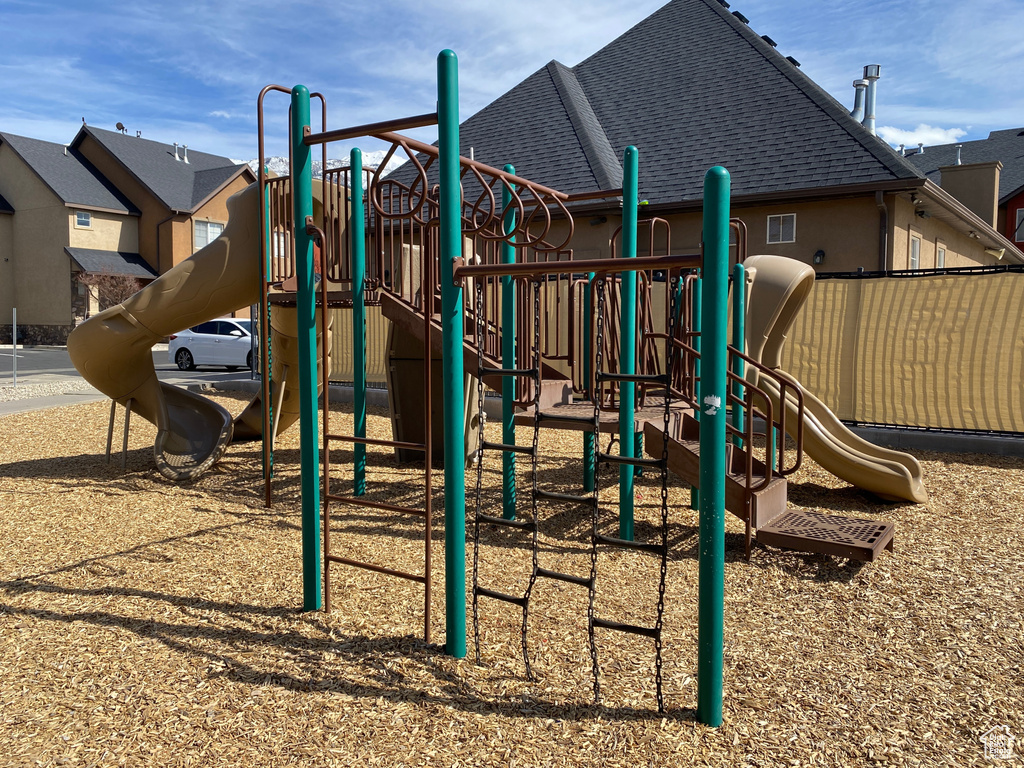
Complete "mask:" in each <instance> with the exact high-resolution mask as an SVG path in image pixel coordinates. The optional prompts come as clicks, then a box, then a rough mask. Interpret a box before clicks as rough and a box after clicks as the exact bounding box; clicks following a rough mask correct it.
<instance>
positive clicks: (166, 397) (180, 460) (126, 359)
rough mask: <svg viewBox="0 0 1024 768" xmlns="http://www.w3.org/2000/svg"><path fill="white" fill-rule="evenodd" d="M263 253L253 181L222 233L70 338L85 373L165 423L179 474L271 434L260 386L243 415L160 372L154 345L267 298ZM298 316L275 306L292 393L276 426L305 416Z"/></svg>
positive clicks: (232, 205) (165, 456) (159, 456)
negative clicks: (234, 443)
mask: <svg viewBox="0 0 1024 768" xmlns="http://www.w3.org/2000/svg"><path fill="white" fill-rule="evenodd" d="M314 191H318V190H314ZM258 254H259V192H258V190H257V186H256V185H255V184H253V185H250V186H249V187H247V188H246V189H244V190H242V191H241V192H239V193H237V194H235V195H233V196H232V197H231V198H230V199H229V200H228V223H227V225H226V226H225V227H224V231H223V233H222V234H221V236H220V237H218V238H217V239H216V240H215V241H214V242H212V243H210V244H209V245H207V246H206V247H205V248H203V249H201V250H199V251H197V252H196V253H195V254H194V255H193V256H192V257H191V258H189V259H187V260H185V261H183V262H182V263H180V264H178V265H177V266H176V267H174V268H173V269H171V270H169V271H168V272H166V273H165V274H163V275H162V276H160V277H159V278H158V279H156V280H154V281H153V282H152V283H150V284H149V285H147V286H146V287H145V288H143V289H142V290H141V291H139V292H138V293H136V294H135V295H134V296H132V297H131V298H129V299H127V300H126V301H124V302H122V303H121V304H118V305H117V306H116V307H111V308H110V309H107V310H105V311H103V312H101V313H99V314H97V315H95V316H93V317H92V318H90V319H89V320H88V321H86V322H85V323H83V324H82V325H80V326H79V327H78V328H76V329H75V330H74V331H73V332H72V333H71V335H70V336H69V337H68V353H69V354H70V356H71V361H72V362H73V363H74V365H75V368H77V369H78V372H79V373H81V375H82V377H83V378H85V380H86V381H88V382H89V383H90V384H92V385H93V386H94V387H96V389H98V390H99V391H101V392H102V393H103V394H105V395H107V396H108V397H110V398H111V399H113V400H116V401H117V402H118V403H120V404H122V405H126V404H128V403H129V401H130V403H131V410H132V412H133V413H136V414H138V415H139V416H141V417H142V418H144V419H146V420H147V421H149V422H150V423H152V424H154V425H155V426H156V427H157V436H156V442H155V444H154V446H153V453H154V456H155V458H156V464H157V467H158V468H159V470H160V472H161V473H162V474H164V475H165V476H166V477H168V478H170V479H172V480H188V479H192V478H195V477H198V476H199V475H200V474H202V473H203V472H205V471H206V470H207V469H208V468H209V467H211V466H212V465H213V464H214V463H215V462H216V461H217V460H219V459H220V457H221V456H222V455H223V454H224V451H225V450H226V449H227V447H228V445H229V444H230V442H231V440H232V436H233V435H234V436H235V437H238V438H243V439H244V438H253V437H259V436H260V434H261V433H262V420H261V415H260V414H261V407H262V406H261V404H260V395H257V396H256V397H255V398H254V399H253V401H252V402H250V403H249V405H248V406H247V407H246V409H245V410H244V411H243V412H242V414H241V415H240V416H239V417H238V419H237V420H235V421H233V420H232V418H231V414H229V413H228V412H227V411H226V410H225V409H224V408H222V407H221V406H219V405H217V404H216V403H214V402H212V401H211V400H208V399H206V398H205V397H202V396H200V395H197V394H193V393H191V392H188V391H186V390H184V389H181V388H180V387H175V386H173V385H171V384H166V383H163V382H161V381H159V380H158V379H157V376H156V370H155V369H154V367H153V355H152V352H151V348H152V347H153V345H154V344H156V343H157V342H160V341H163V339H164V338H166V337H167V336H170V335H171V334H173V333H177V332H179V331H181V330H182V329H184V328H190V327H192V326H194V325H197V324H199V323H202V322H205V321H207V320H211V319H213V318H216V317H220V316H222V315H225V314H228V313H229V312H232V311H234V310H236V309H238V308H239V307H245V306H249V305H251V304H253V303H255V302H257V301H258V300H259V295H260V285H259V277H258V271H257V268H256V265H257V263H258ZM296 319H297V316H296V312H295V310H294V309H291V310H288V309H284V308H280V307H276V308H275V309H274V312H273V314H272V336H271V339H272V345H273V349H274V359H273V371H272V381H273V382H274V385H275V389H274V392H273V393H272V396H273V398H274V399H275V400H276V399H277V398H278V397H281V400H282V402H281V408H280V414H279V416H278V418H277V422H276V429H275V432H274V433H275V434H278V433H280V432H282V431H283V430H284V429H286V428H287V427H288V426H290V425H291V424H292V423H294V421H295V420H296V419H297V418H298V372H299V369H298V364H297V360H298V354H297V352H298V347H297V344H295V340H296V338H297V336H298V334H297V332H296V330H295V329H296ZM319 331H320V329H319V328H318V343H323V339H322V336H323V334H321V333H320V332H319ZM318 359H319V358H318ZM317 379H318V381H319V377H317ZM282 384H283V386H284V393H283V397H282V396H281V389H280V387H281V386H282Z"/></svg>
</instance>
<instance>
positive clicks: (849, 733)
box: [0, 397, 1024, 766]
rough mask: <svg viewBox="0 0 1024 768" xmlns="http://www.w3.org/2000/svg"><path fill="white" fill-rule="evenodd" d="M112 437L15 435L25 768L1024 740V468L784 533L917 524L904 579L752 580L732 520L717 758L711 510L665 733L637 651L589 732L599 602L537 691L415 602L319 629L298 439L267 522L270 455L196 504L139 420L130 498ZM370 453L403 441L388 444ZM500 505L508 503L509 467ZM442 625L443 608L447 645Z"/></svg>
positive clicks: (820, 569) (12, 465)
mask: <svg viewBox="0 0 1024 768" xmlns="http://www.w3.org/2000/svg"><path fill="white" fill-rule="evenodd" d="M218 401H219V402H221V403H222V404H224V405H225V406H226V407H227V408H229V410H232V411H233V412H234V411H237V410H239V409H240V408H241V405H242V402H241V400H239V399H236V398H231V397H222V398H218ZM107 415H108V407H107V405H106V404H104V403H95V404H90V405H82V406H76V407H72V408H63V409H56V410H51V411H47V412H41V413H32V414H23V415H17V416H8V417H4V418H2V419H0V432H2V434H3V435H4V439H3V440H2V441H0V540H2V541H3V542H4V556H3V558H2V560H0V668H2V669H3V670H4V675H2V676H0V728H2V732H3V733H4V743H5V756H4V761H6V762H8V763H10V764H12V765H29V764H39V765H51V764H57V763H58V762H61V761H63V762H65V763H66V764H69V765H91V764H97V765H106V764H117V763H118V762H119V761H121V760H123V761H124V762H125V764H128V765H133V764H138V765H142V764H147V765H151V764H153V765H189V764H195V765H198V764H205V765H229V764H230V765H240V766H245V765H257V764H260V765H281V764H286V763H305V764H315V765H345V766H348V765H374V764H379V765H417V766H422V765H428V764H430V765H453V764H456V763H459V764H461V765H502V766H527V765H529V766H536V765H602V766H618V765H630V766H635V765H647V764H650V765H688V764H700V765H704V764H707V765H722V766H735V765H754V766H775V765H785V764H794V762H795V763H796V764H800V765H816V764H820V765H871V764H885V765H935V764H957V765H970V764H983V763H984V747H983V744H982V743H981V742H980V741H979V739H980V737H981V736H982V735H983V734H984V733H986V732H987V731H988V730H989V729H990V728H992V727H994V726H1003V725H1005V726H1007V727H1008V728H1009V729H1010V732H1011V733H1013V734H1015V735H1016V736H1017V738H1018V739H1020V738H1022V737H1024V682H1022V680H1024V674H1022V669H1024V652H1022V651H1021V648H1020V644H1019V638H1020V636H1021V635H1022V633H1024V626H1022V620H1021V612H1020V605H1021V602H1022V598H1024V594H1022V591H1021V590H1022V587H1021V583H1020V579H1019V574H1020V573H1021V572H1022V568H1024V517H1022V513H1021V511H1020V506H1019V503H1018V500H1019V499H1020V498H1021V494H1022V490H1024V461H1022V460H1020V459H1000V458H993V457H981V456H951V455H941V456H940V455H938V454H923V455H922V456H921V458H922V460H923V464H924V467H925V473H926V476H927V477H929V478H931V479H932V482H931V483H930V485H929V490H930V492H931V500H930V501H929V502H928V504H927V505H913V504H902V505H882V504H878V503H875V502H873V501H872V500H871V499H870V498H869V497H867V496H866V495H864V494H862V493H860V492H857V491H855V490H854V489H852V488H850V487H849V486H846V485H845V484H843V483H842V481H839V480H837V479H836V478H835V477H833V476H832V475H829V474H828V473H826V472H824V471H823V470H821V469H820V468H819V467H817V466H816V465H814V464H813V462H811V461H807V462H806V466H805V467H803V468H802V469H801V470H800V471H799V472H798V473H797V474H796V475H794V476H792V477H791V478H790V487H789V499H790V506H793V507H797V508H800V509H805V510H810V511H823V512H828V513H833V514H839V515H846V516H850V517H858V518H861V517H864V518H866V517H871V518H875V519H882V520H887V521H892V522H894V523H895V525H896V527H897V529H898V531H899V546H898V548H897V551H896V552H895V554H893V555H887V556H885V557H883V558H880V559H879V560H878V561H876V562H875V563H872V564H868V565H864V564H859V563H850V562H847V561H843V560H836V559H833V558H830V557H826V556H821V555H807V554H780V553H779V552H778V551H777V550H774V551H771V553H770V554H769V552H768V551H766V550H765V549H764V548H763V547H756V548H755V550H754V553H753V558H752V561H751V562H750V563H746V562H744V560H743V532H742V531H743V528H742V524H741V523H740V521H738V520H736V519H734V518H733V517H732V516H728V517H727V520H726V525H727V534H726V579H725V585H726V594H725V600H726V603H725V604H726V614H725V615H726V623H725V647H726V651H725V653H726V656H725V691H724V709H725V721H724V723H723V725H722V727H720V728H718V729H711V728H707V727H705V726H703V725H700V724H698V723H696V722H695V716H694V713H693V709H692V708H693V706H694V704H695V681H694V677H695V673H696V627H697V621H696V615H695V611H696V591H697V559H696V546H697V544H696V514H695V513H693V512H692V511H690V510H689V508H688V502H689V492H688V491H685V490H684V489H682V488H678V487H676V488H673V489H672V490H671V492H670V494H671V496H670V503H671V505H672V508H673V510H674V511H673V516H672V527H671V539H670V544H671V555H670V563H669V576H668V609H667V613H666V621H665V627H666V629H665V631H666V640H665V645H666V651H665V659H666V662H665V694H666V704H667V708H668V711H667V713H666V714H665V715H664V716H661V715H658V714H657V712H656V709H655V702H654V692H653V687H654V685H653V674H652V669H651V667H652V655H651V653H650V649H649V647H648V641H646V640H645V639H643V638H632V637H626V636H621V637H619V636H614V637H608V636H605V637H602V641H601V658H600V660H601V664H602V669H603V675H602V692H603V700H602V705H601V706H599V707H595V706H593V705H592V704H591V689H590V678H589V663H590V660H589V654H588V650H587V641H586V618H585V617H586V605H585V602H586V601H585V597H584V594H585V590H579V589H575V588H574V587H573V586H572V585H570V584H565V585H558V584H552V583H545V585H544V588H543V589H542V590H540V591H539V593H538V595H537V597H536V600H537V605H536V609H535V613H534V616H535V622H536V623H535V624H534V625H533V626H532V627H531V633H532V634H531V647H532V651H533V654H534V659H533V660H534V670H535V672H536V673H537V675H538V680H537V681H536V682H533V683H531V682H528V681H527V680H526V679H525V678H524V676H523V674H522V661H521V656H520V650H519V644H520V635H519V617H518V611H517V609H516V608H515V607H514V606H503V605H500V604H499V605H495V604H493V603H491V604H490V605H488V606H487V607H486V608H485V612H484V615H483V619H482V624H481V629H482V635H483V638H484V643H483V648H482V651H483V662H484V663H483V665H481V666H477V665H475V664H474V663H473V660H472V653H471V654H470V657H469V658H467V659H463V660H457V659H453V658H451V657H448V656H444V655H443V654H442V653H441V652H440V651H439V649H438V648H436V647H431V646H425V645H424V644H423V643H422V641H421V640H418V639H417V637H418V636H419V635H420V631H421V629H422V627H421V613H420V611H421V592H420V590H419V588H418V587H417V586H415V585H407V584H404V583H402V582H397V581H395V580H385V579H383V578H381V577H379V576H376V575H374V574H371V573H366V572H361V571H348V570H341V569H338V570H335V571H334V574H335V577H336V582H335V591H334V600H335V610H334V611H333V612H332V613H331V614H321V613H300V612H298V611H297V610H295V608H294V606H295V605H296V603H297V602H298V595H300V594H301V579H300V568H299V564H300V554H299V530H298V526H299V494H298V487H299V485H298V466H297V461H298V459H297V454H298V435H296V434H291V433H287V434H286V435H285V436H283V437H282V439H281V442H280V444H279V450H278V452H277V461H278V472H279V478H280V484H279V485H280V489H281V492H280V496H279V498H278V500H277V501H276V503H275V507H274V508H273V509H271V510H266V509H264V508H263V507H262V489H261V484H260V451H259V445H258V443H249V444H243V445H236V446H232V447H231V448H230V449H229V451H228V453H227V455H226V457H225V459H224V460H223V461H222V462H221V463H220V464H219V465H218V467H217V468H216V469H215V470H214V471H212V472H211V473H209V474H208V475H206V476H205V477H203V478H202V479H200V480H198V481H196V482H195V483H192V484H183V485H175V484H172V483H170V482H168V481H166V480H164V479H163V478H162V477H161V476H160V475H159V474H158V473H157V472H156V470H155V469H153V467H152V454H151V449H152V443H153V433H154V431H155V430H154V428H153V427H151V426H150V425H148V424H146V423H145V422H143V421H142V420H141V419H140V420H137V421H133V423H132V428H131V435H130V453H129V456H128V472H127V474H123V475H122V474H121V472H120V469H119V467H118V466H117V463H116V462H115V463H114V464H112V465H110V466H108V465H106V464H105V463H104V461H103V450H104V441H105V437H106V419H107ZM344 418H345V416H344V413H343V410H342V412H341V413H340V415H339V420H342V419H344ZM494 426H495V425H489V429H492V428H494ZM369 429H370V431H371V433H372V432H373V431H374V430H380V431H382V432H388V431H389V424H388V420H387V417H386V415H384V414H383V413H380V412H378V413H376V414H372V415H371V419H370V425H369ZM541 439H542V440H544V441H547V442H546V445H545V455H547V456H550V458H548V459H546V460H545V461H544V463H543V464H542V467H541V479H542V482H545V483H550V484H551V485H552V487H555V486H557V485H558V484H564V485H569V484H572V483H578V482H579V478H578V477H576V476H575V474H573V473H575V472H578V469H579V462H578V454H579V450H580V438H579V437H578V436H577V435H575V434H574V433H570V432H561V431H554V430H552V431H550V432H547V433H545V434H543V435H542V438H541ZM369 463H370V467H371V469H370V472H369V473H368V477H369V480H370V493H371V494H379V497H380V498H388V499H391V500H394V501H400V500H401V498H402V496H403V495H404V494H405V493H407V492H408V493H413V492H414V487H415V484H416V482H417V481H416V480H415V479H414V475H415V473H412V475H409V476H408V477H407V476H406V474H405V472H406V471H405V470H402V469H400V468H397V467H395V466H394V465H393V464H392V463H391V462H390V461H388V460H387V459H386V457H383V456H381V455H380V454H378V453H375V452H372V451H371V453H370V462H369ZM382 464H384V465H385V466H384V467H383V468H381V469H376V467H381V465H382ZM570 465H571V466H573V467H574V469H573V471H572V473H571V472H569V471H568V470H566V469H565V467H566V466H570ZM485 477H487V478H488V479H489V480H491V481H493V482H494V484H495V486H497V485H498V484H499V483H500V470H499V469H498V464H497V462H495V465H494V467H490V466H488V467H487V472H486V475H485ZM599 477H600V480H601V482H602V483H604V484H605V485H604V486H603V487H605V488H608V485H609V484H610V483H611V482H612V479H611V477H610V476H608V475H604V476H599ZM375 479H376V480H378V481H381V480H382V481H383V482H385V483H386V486H384V487H381V486H379V485H377V486H375V484H374V481H375ZM638 488H639V491H640V493H639V502H638V504H637V533H638V536H641V535H643V534H644V533H645V532H648V531H649V530H650V528H649V526H650V525H651V524H652V522H653V521H654V519H655V516H656V514H657V509H656V500H655V498H654V496H655V495H656V494H654V488H653V487H648V486H646V485H644V479H643V478H641V479H640V480H639V482H638ZM613 494H614V491H609V495H613ZM493 498H494V499H497V498H498V497H497V495H494V496H493ZM437 501H438V504H440V503H442V496H441V495H440V494H439V495H438V497H437ZM552 514H553V516H552V517H551V518H550V519H549V520H550V525H548V526H547V527H546V531H548V532H549V533H550V534H551V536H550V538H549V539H548V541H547V544H548V547H547V549H546V550H545V554H544V557H546V558H548V560H547V562H548V563H549V564H550V565H551V566H556V567H558V568H559V569H561V570H565V571H571V570H572V569H574V568H584V567H585V564H586V562H587V559H588V558H587V555H586V547H585V546H584V545H583V543H582V542H583V539H584V537H585V536H586V534H587V531H588V525H587V522H586V520H585V516H584V515H582V514H578V515H577V514H574V513H573V512H572V510H571V509H568V508H567V509H565V510H559V511H557V512H555V513H552ZM381 521H382V518H380V517H379V516H377V515H376V514H375V513H374V512H373V511H372V510H359V511H357V513H356V514H355V515H353V516H350V517H348V518H346V519H342V518H341V517H340V516H339V518H338V519H337V521H336V526H335V528H334V536H335V546H336V547H339V546H341V545H342V544H343V543H344V542H349V543H350V546H352V547H353V552H354V554H357V555H359V556H363V557H384V556H388V557H391V558H392V559H393V560H394V561H396V562H397V563H398V564H404V565H408V566H409V567H413V566H414V565H415V562H416V558H417V557H419V556H420V553H421V545H420V541H419V539H418V532H417V530H416V528H415V527H414V526H413V525H412V524H411V523H410V525H409V526H408V527H406V526H404V525H400V526H397V527H396V526H394V525H393V524H392V525H390V526H384V525H383V524H382V522H381ZM435 536H436V537H437V542H436V543H437V547H438V550H437V551H438V554H437V556H438V557H441V556H443V546H442V544H443V532H442V531H437V532H435ZM486 544H487V546H486V547H485V549H484V552H483V555H482V562H481V568H482V569H484V568H486V569H487V572H488V573H489V574H490V575H491V577H492V581H493V580H495V579H501V578H506V579H508V580H514V579H517V578H520V577H521V576H523V575H525V572H526V568H527V563H528V551H527V550H526V549H523V548H522V547H520V546H518V545H517V544H515V543H514V542H513V537H512V536H510V535H506V533H505V532H503V531H494V530H492V531H488V532H487V534H486ZM646 565H647V563H646V562H645V558H644V557H643V556H642V554H640V555H637V554H633V553H623V554H622V555H621V556H618V557H614V558H608V559H607V560H603V561H602V566H601V567H602V569H603V570H602V571H601V572H600V573H599V578H600V579H601V580H602V585H603V587H602V588H601V590H600V591H599V599H600V600H605V601H607V602H605V603H604V605H605V606H608V607H609V608H610V609H611V610H612V611H614V612H615V615H621V616H623V617H624V618H630V617H635V620H636V621H637V622H642V621H643V620H644V619H645V617H646V614H647V613H649V611H650V610H651V607H652V606H651V603H652V602H653V596H652V590H651V589H650V586H651V584H652V583H655V582H656V579H657V574H656V569H649V568H647V567H645V566H646ZM435 595H436V599H437V600H439V601H440V600H441V599H443V591H442V590H440V589H438V590H436V591H435ZM442 615H443V612H442V611H441V610H440V605H438V610H435V616H436V617H438V618H437V619H436V622H437V626H436V627H435V631H436V634H437V636H438V637H439V638H440V637H441V636H442V635H443V632H442V630H443V619H442V618H440V617H441V616H442ZM36 761H38V762H36Z"/></svg>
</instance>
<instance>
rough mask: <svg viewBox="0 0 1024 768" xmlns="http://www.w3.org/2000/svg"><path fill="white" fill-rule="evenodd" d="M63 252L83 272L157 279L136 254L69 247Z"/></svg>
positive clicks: (150, 268) (153, 272)
mask: <svg viewBox="0 0 1024 768" xmlns="http://www.w3.org/2000/svg"><path fill="white" fill-rule="evenodd" d="M64 251H65V253H67V255H68V256H70V257H71V258H72V259H74V261H75V263H76V264H77V265H78V266H79V267H81V268H82V271H83V272H93V273H96V274H108V275H128V276H130V277H141V278H143V279H144V280H154V279H156V278H157V277H159V275H157V273H156V272H155V271H154V270H153V268H152V267H150V266H149V264H147V263H146V261H145V260H144V259H143V258H142V257H141V256H140V255H139V254H137V253H126V252H125V251H99V250H96V249H94V248H70V247H66V248H65V249H64Z"/></svg>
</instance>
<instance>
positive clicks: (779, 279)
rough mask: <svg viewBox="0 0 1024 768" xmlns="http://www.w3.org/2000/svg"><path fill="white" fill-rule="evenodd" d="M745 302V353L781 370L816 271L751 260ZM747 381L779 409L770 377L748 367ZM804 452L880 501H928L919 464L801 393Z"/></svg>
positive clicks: (789, 262)
mask: <svg viewBox="0 0 1024 768" xmlns="http://www.w3.org/2000/svg"><path fill="white" fill-rule="evenodd" d="M744 266H746V268H747V271H748V274H750V275H751V277H750V278H749V279H750V287H749V291H750V293H749V298H748V300H747V319H746V341H747V354H748V355H750V356H751V357H752V358H754V359H755V360H757V361H759V362H761V363H762V364H764V365H766V366H768V367H769V368H773V369H776V370H779V372H780V373H782V374H783V375H785V376H786V377H787V378H789V379H791V380H793V381H794V382H795V379H793V377H792V376H788V374H786V373H785V371H781V370H780V369H779V366H780V358H781V355H782V347H783V345H784V344H785V342H786V334H787V333H789V329H790V328H791V327H792V325H793V321H794V319H795V318H796V315H797V313H798V312H799V311H800V308H801V307H802V306H803V304H804V302H805V301H806V300H807V296H808V294H809V293H810V291H811V289H812V288H813V286H814V270H813V269H812V268H811V267H810V266H808V265H807V264H803V263H802V262H799V261H795V260H793V259H787V258H784V257H782V256H751V257H749V258H748V259H747V260H746V261H745V262H744ZM748 378H749V379H750V380H751V383H753V384H756V385H757V386H758V387H760V388H761V389H763V390H765V391H766V392H767V393H768V395H769V396H770V397H771V399H772V407H773V408H778V407H779V389H778V386H777V384H776V383H775V382H774V381H772V380H771V379H769V378H768V377H758V376H757V371H756V369H753V368H748ZM803 396H804V424H803V430H804V433H803V434H804V449H805V450H806V451H807V453H808V455H809V456H810V457H811V458H812V459H814V460H815V461H816V462H817V463H818V464H820V465H821V466H822V467H824V468H825V469H826V470H828V471H829V472H831V473H832V474H834V475H836V476H837V477H840V478H842V479H843V480H846V481H847V482H848V483H851V484H853V485H855V486H857V487H858V488H863V489H864V490H866V491H870V492H872V493H874V494H875V495H877V496H880V497H881V498H883V499H888V500H893V501H896V500H906V501H914V502H917V503H919V504H923V503H924V502H925V501H927V500H928V493H927V492H926V491H925V488H924V483H923V479H922V472H921V465H920V464H919V463H918V461H917V459H915V458H914V457H913V456H911V455H909V454H906V453H902V452H900V451H894V450H890V449H888V448H881V447H879V446H877V445H875V444H874V443H871V442H868V441H867V440H864V439H863V438H861V437H858V436H857V435H856V434H854V433H853V432H852V431H850V430H849V429H848V428H847V427H846V425H844V424H843V423H842V422H841V421H840V420H839V419H838V418H837V417H836V415H835V414H834V413H833V412H832V411H831V410H830V409H829V408H828V406H826V405H825V404H824V403H823V402H821V400H819V399H818V398H816V397H814V395H812V394H811V393H809V392H807V391H806V390H804V395H803ZM786 409H787V417H788V423H791V424H796V415H797V407H796V403H795V402H794V401H792V400H791V399H790V398H788V397H787V399H786Z"/></svg>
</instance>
